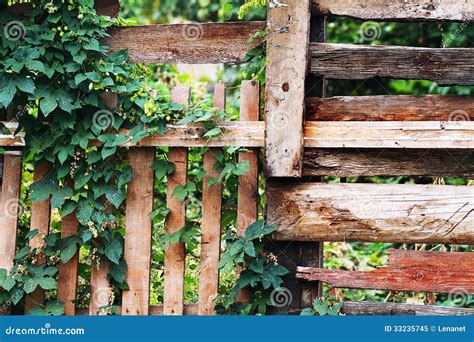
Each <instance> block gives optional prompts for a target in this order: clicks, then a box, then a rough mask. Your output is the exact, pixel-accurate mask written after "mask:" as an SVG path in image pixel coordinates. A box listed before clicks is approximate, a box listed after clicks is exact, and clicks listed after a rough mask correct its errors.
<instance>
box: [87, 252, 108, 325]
mask: <svg viewBox="0 0 474 342" xmlns="http://www.w3.org/2000/svg"><path fill="white" fill-rule="evenodd" d="M91 267H92V269H91V294H90V305H89V315H91V316H95V315H106V314H107V312H106V310H102V309H101V308H102V307H105V306H107V305H109V304H110V298H111V294H112V293H111V290H110V284H109V280H108V279H107V276H108V273H109V262H108V260H101V261H100V265H99V267H98V266H97V263H96V262H95V261H93V262H92V265H91Z"/></svg>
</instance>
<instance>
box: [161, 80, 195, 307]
mask: <svg viewBox="0 0 474 342" xmlns="http://www.w3.org/2000/svg"><path fill="white" fill-rule="evenodd" d="M172 97H173V101H174V102H176V103H181V104H188V103H189V98H190V89H189V87H176V88H174V89H173V92H172ZM168 159H169V161H170V162H172V163H174V165H175V167H176V169H175V171H174V172H173V174H171V175H170V176H169V177H168V188H167V199H166V201H167V207H168V209H169V210H170V212H169V214H168V217H167V218H166V232H167V233H168V234H169V233H174V232H177V231H179V230H180V229H181V228H183V227H184V226H185V224H186V205H185V203H182V202H180V201H179V200H178V199H177V198H176V197H175V196H172V193H173V190H174V189H175V187H176V186H179V185H184V184H186V181H187V171H188V149H187V148H181V147H180V148H170V149H169V157H168ZM184 268H185V246H184V244H182V243H172V244H170V246H167V249H166V250H165V272H164V273H165V274H164V278H165V281H164V300H163V314H165V315H182V314H183V308H184V303H183V302H184Z"/></svg>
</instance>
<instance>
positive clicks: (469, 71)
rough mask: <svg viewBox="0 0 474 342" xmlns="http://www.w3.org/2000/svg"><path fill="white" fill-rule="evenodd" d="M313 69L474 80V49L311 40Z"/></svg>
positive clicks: (340, 75) (341, 75)
mask: <svg viewBox="0 0 474 342" xmlns="http://www.w3.org/2000/svg"><path fill="white" fill-rule="evenodd" d="M310 57H311V73H312V74H315V75H318V76H325V77H326V78H328V79H341V80H362V79H369V78H372V77H389V78H395V79H408V80H429V81H433V82H437V83H438V84H440V85H473V84H474V63H473V62H472V61H473V60H474V49H468V48H452V49H441V48H438V49H434V48H420V47H408V46H385V45H352V44H324V43H311V45H310Z"/></svg>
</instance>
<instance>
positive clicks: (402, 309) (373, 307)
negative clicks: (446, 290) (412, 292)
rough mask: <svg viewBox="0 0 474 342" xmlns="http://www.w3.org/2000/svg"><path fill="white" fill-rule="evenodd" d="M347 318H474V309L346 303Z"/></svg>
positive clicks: (345, 312) (379, 303)
mask: <svg viewBox="0 0 474 342" xmlns="http://www.w3.org/2000/svg"><path fill="white" fill-rule="evenodd" d="M341 313H342V314H344V315H347V316H474V309H465V308H453V307H446V306H435V305H415V304H401V303H383V302H368V301H363V302H344V303H343V304H342V308H341Z"/></svg>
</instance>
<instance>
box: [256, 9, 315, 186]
mask: <svg viewBox="0 0 474 342" xmlns="http://www.w3.org/2000/svg"><path fill="white" fill-rule="evenodd" d="M309 32H310V1H309V0H288V1H285V5H284V6H273V7H270V8H269V10H268V41H267V59H268V64H267V82H266V88H265V98H266V105H265V118H266V120H265V123H266V132H265V137H266V139H265V154H266V155H265V174H266V176H267V177H300V176H301V167H302V153H303V119H304V110H305V106H304V97H305V79H306V71H307V64H308V63H307V60H308V49H307V46H308V44H309Z"/></svg>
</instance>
